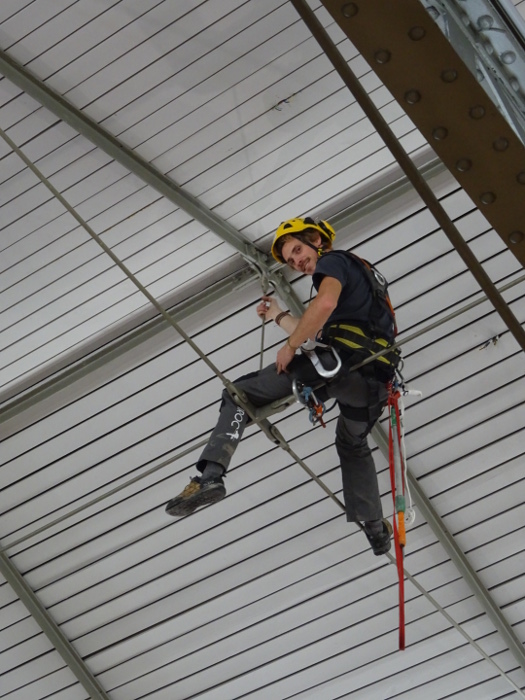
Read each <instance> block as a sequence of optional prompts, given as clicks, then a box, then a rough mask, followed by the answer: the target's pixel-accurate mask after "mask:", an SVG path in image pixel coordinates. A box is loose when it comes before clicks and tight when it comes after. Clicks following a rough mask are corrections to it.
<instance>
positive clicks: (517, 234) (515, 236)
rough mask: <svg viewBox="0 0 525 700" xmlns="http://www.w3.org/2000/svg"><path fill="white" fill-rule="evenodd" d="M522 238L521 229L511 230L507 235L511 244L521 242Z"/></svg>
mask: <svg viewBox="0 0 525 700" xmlns="http://www.w3.org/2000/svg"><path fill="white" fill-rule="evenodd" d="M524 238H525V236H524V235H523V231H513V232H512V233H511V234H510V236H509V241H510V242H511V243H512V244H513V245H517V244H518V243H522V242H523V239H524Z"/></svg>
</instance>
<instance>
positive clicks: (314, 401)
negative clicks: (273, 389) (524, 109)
mask: <svg viewBox="0 0 525 700" xmlns="http://www.w3.org/2000/svg"><path fill="white" fill-rule="evenodd" d="M292 390H293V393H294V396H295V398H296V399H297V401H298V402H299V403H301V404H303V406H306V408H308V409H309V414H308V417H309V419H310V423H311V424H312V425H314V426H315V424H316V423H320V424H321V426H322V427H323V428H326V423H325V422H324V419H323V416H324V414H325V412H326V409H325V405H324V402H323V401H321V400H320V399H318V398H317V396H316V395H315V393H314V390H313V389H312V387H311V386H305V385H304V384H302V383H301V382H300V381H299V380H298V379H294V380H293V382H292Z"/></svg>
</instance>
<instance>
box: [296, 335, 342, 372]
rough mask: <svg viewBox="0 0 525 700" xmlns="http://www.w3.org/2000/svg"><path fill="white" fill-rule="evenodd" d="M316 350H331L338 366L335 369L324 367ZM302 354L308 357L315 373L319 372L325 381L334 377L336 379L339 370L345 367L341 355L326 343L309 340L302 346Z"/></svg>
mask: <svg viewBox="0 0 525 700" xmlns="http://www.w3.org/2000/svg"><path fill="white" fill-rule="evenodd" d="M315 348H323V349H324V350H330V352H331V353H332V355H333V356H334V359H335V361H336V365H335V367H334V368H333V369H327V368H326V367H325V366H324V365H323V363H322V362H321V358H320V357H319V355H318V354H317V353H316V352H315ZM301 352H302V353H303V354H304V355H306V357H307V358H308V359H309V360H310V362H311V363H312V364H313V366H314V367H315V371H316V372H317V374H318V375H319V376H320V377H323V379H331V378H332V377H335V375H336V374H337V373H338V372H339V370H340V369H341V367H342V366H343V362H342V360H341V357H340V356H339V353H338V352H337V350H336V349H335V348H334V347H333V346H331V345H324V343H319V342H317V341H315V340H307V341H306V342H305V343H303V344H302V345H301Z"/></svg>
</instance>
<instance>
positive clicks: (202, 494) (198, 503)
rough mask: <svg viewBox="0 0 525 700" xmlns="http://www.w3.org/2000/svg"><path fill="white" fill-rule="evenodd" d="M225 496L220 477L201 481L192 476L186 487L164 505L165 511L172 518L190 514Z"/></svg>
mask: <svg viewBox="0 0 525 700" xmlns="http://www.w3.org/2000/svg"><path fill="white" fill-rule="evenodd" d="M224 496H226V489H225V487H224V482H223V480H222V478H221V477H217V478H215V479H207V480H206V481H203V480H202V478H201V477H200V476H194V477H193V479H191V480H190V483H189V484H188V485H187V486H186V488H185V489H184V490H183V491H182V492H181V493H179V495H178V496H175V498H172V499H171V501H169V502H168V504H167V505H166V513H167V514H168V515H172V516H173V517H174V518H182V517H183V516H184V515H190V514H191V513H193V511H194V510H197V508H202V506H208V505H211V504H212V503H217V501H221V500H222V499H223V498H224Z"/></svg>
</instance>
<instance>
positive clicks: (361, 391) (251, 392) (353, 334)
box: [166, 218, 396, 555]
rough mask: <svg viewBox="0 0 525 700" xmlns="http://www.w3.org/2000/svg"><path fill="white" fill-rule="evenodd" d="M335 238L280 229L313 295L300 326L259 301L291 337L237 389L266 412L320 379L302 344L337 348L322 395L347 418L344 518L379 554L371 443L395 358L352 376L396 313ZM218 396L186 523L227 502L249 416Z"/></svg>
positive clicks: (189, 490)
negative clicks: (296, 386)
mask: <svg viewBox="0 0 525 700" xmlns="http://www.w3.org/2000/svg"><path fill="white" fill-rule="evenodd" d="M334 238H335V231H334V230H333V228H332V227H331V226H330V225H329V224H327V223H326V222H324V221H319V222H315V221H314V220H313V219H311V218H305V219H290V220H289V221H285V222H284V223H282V224H281V226H280V227H279V229H278V230H277V233H276V235H275V239H274V241H273V244H272V255H273V256H274V258H275V259H276V260H278V261H279V262H282V263H286V264H287V265H289V266H290V267H291V268H293V269H294V270H296V271H298V272H301V273H303V274H305V275H310V276H311V277H312V282H313V285H314V287H315V289H316V290H317V295H316V296H315V297H314V298H313V299H312V300H311V302H310V304H309V305H308V308H307V309H306V310H305V312H304V314H303V315H302V316H301V318H295V317H293V316H292V315H290V314H289V313H288V312H287V311H282V310H281V308H280V307H279V305H278V303H277V301H276V300H275V298H274V297H267V296H264V297H263V300H262V302H261V303H260V304H259V306H258V307H257V313H258V315H259V316H261V317H265V318H266V319H270V320H273V321H275V322H276V323H277V325H279V326H280V327H281V328H282V329H283V330H284V331H285V332H286V333H287V334H288V338H287V340H286V342H285V343H284V345H283V346H282V347H281V348H280V350H279V351H278V353H277V358H276V362H275V364H272V365H270V366H268V367H265V368H264V369H262V370H260V371H259V372H254V373H252V374H249V375H246V376H245V377H241V379H239V380H238V381H236V382H235V385H236V386H237V387H239V389H241V390H242V391H244V392H245V394H246V396H247V398H248V400H249V401H250V402H251V403H252V404H253V405H254V406H255V407H259V406H263V405H265V404H268V403H271V402H272V401H275V400H276V399H280V398H283V397H286V396H289V395H290V394H291V393H292V381H293V378H294V377H296V378H297V379H298V380H300V381H301V382H302V383H303V384H304V385H311V384H312V383H316V382H318V381H319V375H318V374H317V373H316V371H315V368H314V366H313V364H312V363H311V362H310V360H309V359H308V358H307V357H306V356H305V355H303V354H297V351H298V350H299V348H300V346H301V345H302V343H304V342H305V341H306V340H308V339H314V340H315V339H318V338H319V337H320V338H321V339H322V340H323V342H327V343H330V344H332V345H333V346H334V347H337V350H338V352H339V354H340V355H341V357H342V359H343V368H342V370H341V371H340V372H339V373H338V374H337V375H336V376H335V377H334V378H333V379H331V380H329V381H328V383H327V384H326V386H325V387H323V388H322V389H321V390H316V394H317V396H318V397H320V398H321V400H325V399H326V398H334V399H336V400H337V403H338V405H339V408H340V410H341V413H340V415H339V417H338V421H337V427H336V440H335V446H336V450H337V453H338V456H339V460H340V464H341V472H342V481H343V495H344V501H345V510H346V516H347V520H348V521H350V522H360V523H363V525H364V532H365V534H366V536H367V538H368V541H369V542H370V545H371V547H372V550H373V551H374V554H377V555H379V554H385V553H386V552H388V550H389V549H390V536H391V532H392V529H391V526H390V524H389V523H388V522H387V521H386V520H383V513H382V508H381V500H380V495H379V488H378V483H377V474H376V471H375V465H374V461H373V458H372V454H371V451H370V448H369V446H368V441H367V435H368V433H369V432H370V430H371V428H372V426H373V425H374V423H375V422H376V421H377V419H378V418H379V416H380V415H381V413H382V411H383V408H384V407H385V404H386V401H387V394H388V389H387V383H388V381H389V380H390V379H391V377H392V376H393V372H394V368H395V360H396V357H395V356H394V354H391V355H385V356H384V357H382V358H381V359H379V360H374V361H373V362H371V363H369V364H367V365H365V366H363V368H361V369H359V370H357V371H349V370H350V368H351V366H353V365H355V364H356V363H357V362H359V361H360V360H362V359H363V358H364V357H367V356H370V354H371V353H374V352H376V351H378V350H383V349H384V348H385V347H388V345H389V344H390V343H392V341H393V338H394V322H393V312H391V311H390V310H389V308H388V307H387V306H386V305H385V303H384V302H381V301H378V299H379V298H380V299H381V300H382V299H384V294H383V295H379V294H375V293H374V285H375V284H376V283H375V282H374V277H373V275H372V274H371V272H370V271H369V270H368V272H367V268H366V267H365V265H364V264H363V261H361V260H360V259H359V258H356V257H355V256H353V255H352V254H349V253H346V252H344V251H334V250H332V243H333V240H334ZM378 278H380V275H378V274H376V278H375V279H376V280H377V279H378ZM383 281H384V280H383ZM385 288H386V283H385ZM390 308H391V307H390ZM318 354H319V355H320V359H321V360H322V362H323V364H324V365H325V366H328V365H329V363H330V362H333V357H332V355H331V353H330V352H329V351H328V350H319V352H318ZM332 366H334V365H332ZM222 398H223V400H222V404H221V408H220V414H219V420H218V422H217V425H216V427H215V429H214V430H213V432H212V434H211V436H210V439H209V441H208V444H207V445H206V447H205V448H204V450H203V452H202V455H201V457H200V459H199V461H198V462H197V470H198V471H199V472H200V473H201V476H198V477H194V478H192V479H191V481H190V483H189V485H188V486H187V487H186V488H185V489H184V490H183V491H182V493H181V494H179V495H178V496H176V497H175V498H173V499H172V500H171V501H170V502H169V503H168V504H167V506H166V512H167V513H168V514H169V515H172V516H174V517H181V516H185V515H189V514H190V513H192V512H193V511H195V510H196V509H197V508H201V507H202V506H205V505H209V504H211V503H215V502H217V501H219V500H221V499H222V498H224V496H225V495H226V489H225V487H224V482H223V476H224V474H225V472H226V470H227V468H228V466H229V463H230V460H231V457H232V455H233V453H234V451H235V448H236V446H237V443H238V441H239V440H240V438H241V436H242V433H243V430H244V428H245V426H246V424H247V421H248V416H247V415H246V413H245V411H244V410H243V409H242V408H241V407H239V406H237V405H236V404H235V402H234V401H233V399H232V398H231V396H230V394H229V393H228V392H227V391H226V390H225V391H224V392H223V397H222Z"/></svg>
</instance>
